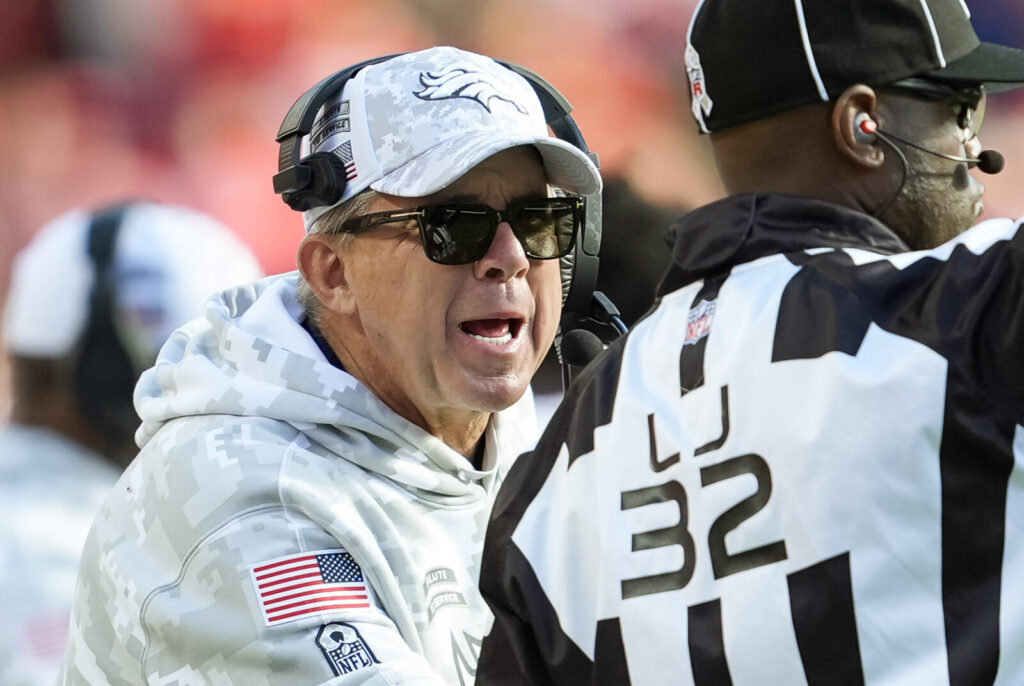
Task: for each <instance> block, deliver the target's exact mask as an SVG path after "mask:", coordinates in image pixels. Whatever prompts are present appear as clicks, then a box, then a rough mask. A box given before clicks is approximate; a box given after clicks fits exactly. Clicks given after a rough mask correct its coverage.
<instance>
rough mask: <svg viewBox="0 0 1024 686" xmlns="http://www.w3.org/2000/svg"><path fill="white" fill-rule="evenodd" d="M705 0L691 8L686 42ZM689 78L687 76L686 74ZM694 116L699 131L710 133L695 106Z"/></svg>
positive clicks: (691, 38)
mask: <svg viewBox="0 0 1024 686" xmlns="http://www.w3.org/2000/svg"><path fill="white" fill-rule="evenodd" d="M704 2H705V0H700V2H698V3H697V7H696V8H695V9H694V10H693V16H691V17H690V26H689V27H688V28H687V29H686V44H687V45H693V25H694V24H696V23H697V15H698V14H700V11H701V9H703V8H704ZM687 80H689V76H687ZM694 118H695V119H696V120H697V124H698V125H699V126H700V132H701V133H710V131H709V130H708V127H707V125H706V124H705V123H704V117H701V116H698V115H697V108H696V106H695V107H694Z"/></svg>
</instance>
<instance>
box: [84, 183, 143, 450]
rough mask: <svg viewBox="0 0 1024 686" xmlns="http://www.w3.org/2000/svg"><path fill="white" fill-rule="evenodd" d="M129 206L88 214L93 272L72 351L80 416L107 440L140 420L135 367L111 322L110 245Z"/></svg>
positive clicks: (130, 430)
mask: <svg viewBox="0 0 1024 686" xmlns="http://www.w3.org/2000/svg"><path fill="white" fill-rule="evenodd" d="M129 208H130V204H129V203H119V204H116V205H110V206H107V207H105V208H102V209H100V210H98V211H96V212H95V213H94V214H93V215H92V219H91V221H90V223H89V228H88V230H87V232H86V233H87V250H88V254H89V258H90V260H92V264H93V268H94V274H95V276H94V278H93V284H92V289H91V291H90V293H89V314H88V317H87V319H86V323H85V328H84V330H83V331H82V334H81V336H80V337H79V339H78V342H77V343H76V345H75V347H74V349H73V350H74V352H73V356H74V357H73V364H74V366H73V371H72V374H73V389H74V395H75V400H76V402H77V404H78V408H79V411H80V412H81V413H82V415H83V416H84V417H85V418H86V419H87V420H89V422H90V423H91V424H93V425H94V426H96V427H97V428H99V429H100V430H101V431H102V432H103V433H104V435H105V436H106V437H108V439H109V440H111V441H112V442H113V441H116V440H119V439H120V437H123V436H126V435H127V436H129V437H130V436H131V434H132V433H133V432H134V431H135V427H136V426H137V425H138V423H139V420H138V417H137V416H136V414H135V408H134V406H133V405H132V394H133V392H134V390H135V382H136V379H137V377H138V373H139V372H140V371H141V370H137V369H136V368H135V364H134V363H133V362H132V359H131V356H130V355H129V354H128V351H127V350H126V348H125V346H124V344H123V342H122V341H121V337H120V335H119V334H118V330H117V325H116V321H115V312H116V302H115V301H116V297H115V296H116V287H115V283H116V280H115V278H114V246H115V243H116V242H117V235H118V233H119V232H120V229H121V225H122V223H123V222H124V217H125V214H126V212H127V211H128V209H129Z"/></svg>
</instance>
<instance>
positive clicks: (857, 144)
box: [831, 84, 885, 170]
mask: <svg viewBox="0 0 1024 686" xmlns="http://www.w3.org/2000/svg"><path fill="white" fill-rule="evenodd" d="M877 108H878V95H877V94H876V93H875V91H874V89H872V88H871V87H870V86H865V85H864V84H857V85H855V86H850V87H849V88H847V89H846V90H845V91H843V92H842V93H841V94H840V95H839V96H838V97H837V98H836V99H835V104H834V105H833V106H832V122H831V123H832V137H833V139H834V141H835V145H836V147H837V148H838V149H839V152H840V153H841V154H842V155H843V156H844V157H845V158H846V159H848V160H849V161H850V162H852V163H853V164H855V165H856V166H858V167H861V168H863V169H869V170H874V169H877V168H878V167H880V166H882V163H883V162H884V161H885V153H884V152H883V150H882V147H881V146H880V145H878V140H877V139H876V138H874V137H866V136H865V135H864V134H863V132H860V130H859V129H858V116H861V115H867V116H868V117H870V118H871V119H873V120H875V121H877V119H876V118H875V117H876V111H877Z"/></svg>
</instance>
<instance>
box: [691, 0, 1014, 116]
mask: <svg viewBox="0 0 1024 686" xmlns="http://www.w3.org/2000/svg"><path fill="white" fill-rule="evenodd" d="M686 70H687V74H688V76H689V79H690V98H691V105H692V109H693V115H694V118H695V119H696V120H697V123H698V125H699V126H700V127H701V130H702V131H705V132H706V131H717V130H720V129H724V128H727V127H729V126H735V125H737V124H742V123H745V122H749V121H753V120H755V119H762V118H764V117H768V116H771V115H773V114H777V113H779V112H782V111H785V110H788V109H791V108H794V107H797V106H800V105H806V104H810V103H813V102H825V101H828V100H830V99H831V98H833V97H835V96H836V95H838V94H839V93H842V92H843V91H844V90H845V89H847V88H849V87H850V86H852V85H854V84H857V83H864V84H868V85H872V86H881V85H885V84H887V83H891V82H893V81H897V80H899V79H903V78H907V77H910V76H927V77H929V78H934V79H937V80H942V81H949V82H956V83H962V84H981V83H984V84H987V85H988V86H989V88H990V89H992V90H1008V89H1010V88H1017V87H1020V86H1024V51H1022V50H1017V49H1014V48H1009V47H1006V46H1002V45H994V44H991V43H982V42H981V41H980V40H979V39H978V36H977V34H976V33H975V32H974V27H973V26H971V21H970V13H969V10H968V8H967V5H966V4H965V2H964V0H703V2H701V3H700V4H699V5H698V6H697V9H696V11H695V12H694V15H693V20H692V21H691V23H690V30H689V36H688V41H687V47H686Z"/></svg>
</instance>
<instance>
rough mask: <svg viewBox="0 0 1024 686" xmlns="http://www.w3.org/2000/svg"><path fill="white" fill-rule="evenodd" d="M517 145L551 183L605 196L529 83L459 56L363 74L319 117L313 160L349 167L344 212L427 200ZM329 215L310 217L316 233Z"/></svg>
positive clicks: (403, 59) (426, 56)
mask: <svg viewBox="0 0 1024 686" xmlns="http://www.w3.org/2000/svg"><path fill="white" fill-rule="evenodd" d="M518 145H533V146H534V147H536V148H537V150H538V151H539V152H540V154H541V158H542V160H543V163H544V168H545V171H546V172H547V176H548V183H550V184H551V185H553V186H556V187H558V188H561V189H563V190H566V191H569V192H571V193H577V194H579V195H589V194H593V193H598V192H600V190H601V175H600V173H599V172H598V170H597V167H596V166H595V165H594V163H593V162H592V161H591V160H590V159H589V158H588V157H587V155H586V154H585V153H583V152H582V151H581V150H579V149H578V148H576V147H575V146H573V145H572V144H570V143H567V142H565V141H563V140H560V139H558V138H555V137H553V136H551V135H550V134H549V132H548V127H547V122H546V120H545V118H544V112H543V110H542V108H541V104H540V100H539V99H538V98H537V94H536V93H535V92H534V90H533V87H532V86H531V85H530V84H529V82H527V80H526V79H525V78H524V77H522V76H521V75H519V74H518V73H516V72H514V71H512V70H511V69H509V68H507V67H505V66H503V65H501V64H499V63H497V62H495V61H494V60H493V59H491V58H489V57H484V56H482V55H477V54H475V53H472V52H467V51H465V50H459V49H457V48H452V47H435V48H430V49H428V50H422V51H420V52H413V53H407V54H405V55H400V56H398V57H395V58H393V59H390V60H388V61H386V62H380V63H377V64H373V65H370V66H367V67H364V68H363V69H361V70H360V71H359V72H358V73H357V74H356V75H355V76H354V77H353V78H352V79H350V80H349V81H348V82H347V83H346V84H345V86H344V89H343V90H342V91H341V93H339V94H338V95H337V96H335V97H333V98H332V99H330V100H328V101H327V102H326V103H325V104H324V106H323V107H322V108H321V109H320V112H319V113H318V114H317V118H316V120H315V122H314V123H313V128H312V130H311V131H310V134H309V137H308V140H307V141H306V147H307V150H306V153H307V154H310V153H314V152H332V153H334V154H335V155H337V156H338V157H339V158H341V160H342V162H343V163H344V165H345V170H346V172H347V174H346V175H347V183H346V186H345V192H344V193H343V194H342V196H341V200H339V201H338V203H336V204H335V205H334V206H335V207H336V206H337V205H339V204H341V203H342V202H344V201H346V200H348V199H349V198H351V197H352V196H354V195H356V194H357V193H360V192H361V191H364V190H366V189H367V188H372V189H373V190H375V191H379V192H381V193H387V194H389V195H397V196H402V197H422V196H425V195H430V194H431V193H436V192H437V191H439V190H441V189H442V188H445V187H446V186H448V185H450V184H451V183H453V182H454V181H456V180H457V179H459V178H460V177H461V176H462V175H463V174H465V173H466V172H468V171H469V170H470V169H472V168H473V167H474V166H476V165H477V164H479V163H480V162H482V161H483V160H485V159H486V158H488V157H490V156H491V155H494V154H495V153H498V152H501V151H502V150H507V149H508V148H512V147H515V146H518ZM329 209H330V208H329V207H316V208H313V209H311V210H307V211H306V212H304V213H303V218H304V220H305V224H306V229H307V230H308V229H309V227H310V226H312V224H313V222H314V221H316V219H317V218H319V217H320V216H321V215H322V214H323V213H324V212H326V211H327V210H329Z"/></svg>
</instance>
